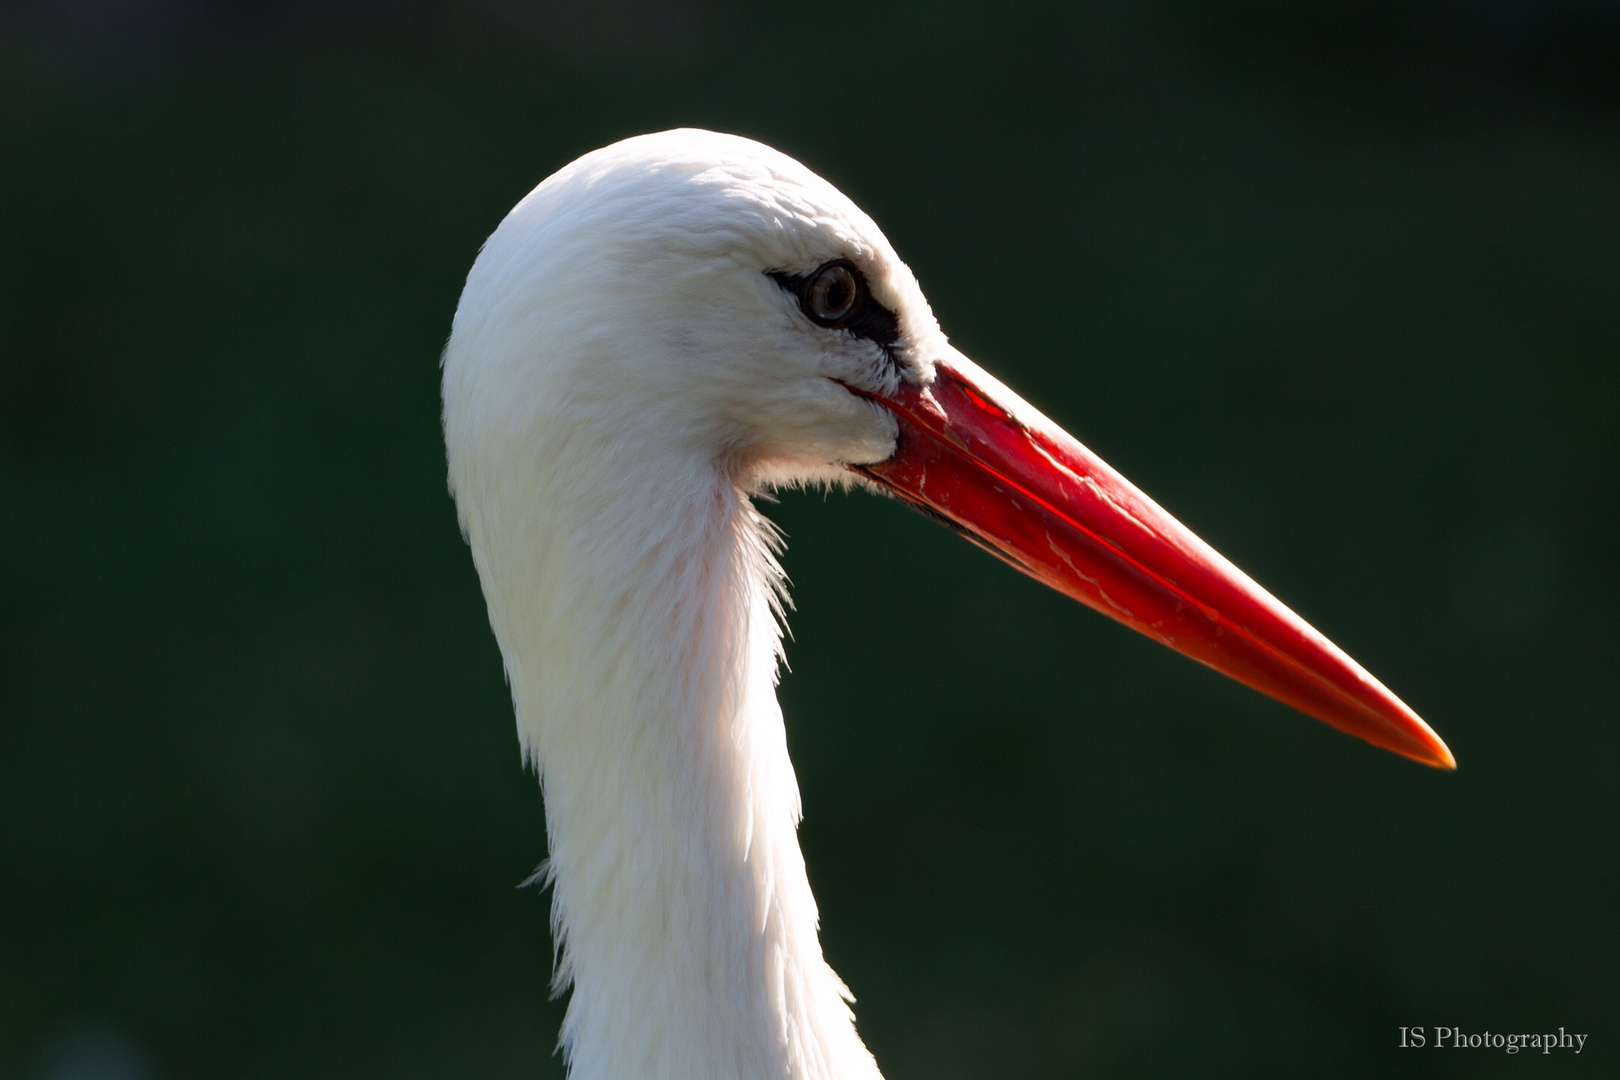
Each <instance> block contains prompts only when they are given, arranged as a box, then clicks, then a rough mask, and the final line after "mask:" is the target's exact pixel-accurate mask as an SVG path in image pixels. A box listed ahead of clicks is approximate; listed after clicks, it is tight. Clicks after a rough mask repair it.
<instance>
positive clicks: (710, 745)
mask: <svg viewBox="0 0 1620 1080" xmlns="http://www.w3.org/2000/svg"><path fill="white" fill-rule="evenodd" d="M444 428H445V442H446V445H447V447H448V451H449V460H450V486H451V489H452V491H453V492H454V494H455V497H456V504H457V507H458V509H459V512H460V516H461V522H462V527H463V529H464V530H465V532H466V535H467V539H468V542H469V543H470V545H471V547H472V553H473V559H474V561H475V563H476V564H477V567H478V573H479V577H480V578H481V580H482V582H483V587H484V595H485V597H486V598H487V600H488V603H489V613H490V622H491V624H492V625H493V627H494V629H495V636H496V639H497V640H498V641H499V643H500V648H501V654H502V656H503V657H504V658H505V662H506V670H507V676H508V678H509V680H510V681H511V685H512V698H513V701H514V703H515V706H516V710H517V724H518V736H519V739H520V741H521V743H522V746H523V751H524V754H525V755H526V757H527V759H528V760H529V761H530V762H531V763H532V764H533V765H534V767H535V769H536V771H537V772H538V773H539V776H540V780H541V784H542V786H543V787H544V790H545V803H546V820H547V826H548V829H549V835H550V848H551V855H550V859H549V862H548V863H547V866H546V868H545V875H544V876H545V877H546V879H547V880H548V881H549V882H550V884H551V887H552V890H553V907H552V921H553V932H554V936H555V939H556V942H557V946H558V960H557V970H556V976H555V977H556V985H557V989H558V990H559V991H561V990H563V989H565V988H571V989H572V996H571V998H570V1000H569V1004H568V1010H567V1014H566V1016H565V1019H564V1021H563V1029H562V1047H563V1052H564V1055H565V1058H566V1060H567V1061H568V1063H569V1066H570V1069H571V1073H572V1076H573V1077H574V1080H878V1071H877V1066H876V1065H875V1064H874V1062H873V1060H872V1056H871V1055H870V1054H869V1053H868V1052H867V1050H866V1048H865V1047H864V1046H863V1045H862V1043H861V1040H860V1039H859V1037H858V1036H857V1035H856V1033H855V1027H854V1022H853V1019H852V1016H851V1013H850V1009H849V1004H848V1002H849V1000H850V997H849V993H848V991H847V990H845V988H844V986H843V984H842V983H841V982H840V981H839V980H838V977H837V975H835V974H834V973H833V971H832V969H831V968H829V967H828V966H827V963H826V961H825V960H824V959H823V958H822V954H821V946H820V943H819V941H818V939H817V926H816V906H815V900H814V899H813V898H812V896H811V895H810V887H809V883H808V880H807V879H806V876H805V867H804V861H803V859H802V857H801V856H800V853H799V847H798V841H797V837H796V835H795V830H796V827H797V824H798V820H799V793H798V786H797V782H796V780H795V778H794V775H793V766H792V763H791V762H790V761H789V760H788V754H787V742H786V737H785V733H784V730H783V726H782V715H781V712H780V710H779V709H778V707H777V703H776V696H775V682H776V675H777V670H778V665H779V663H780V660H781V630H782V624H781V617H782V610H783V606H784V602H785V593H784V592H783V579H782V572H781V569H780V568H779V567H778V565H777V562H776V558H775V554H776V550H777V546H778V545H777V537H776V534H775V532H774V531H773V530H772V528H771V526H770V524H769V522H767V521H766V520H765V519H764V518H763V517H761V516H760V514H759V513H758V512H757V511H756V510H755V508H754V507H753V505H752V504H751V502H750V496H751V495H752V494H754V493H757V492H760V491H761V490H763V489H765V488H768V487H770V486H772V485H783V484H806V483H828V484H845V483H849V482H852V481H854V480H855V479H856V474H857V473H858V474H860V476H861V477H864V480H865V481H866V482H870V483H872V484H874V485H876V486H878V487H881V488H884V489H887V490H889V491H891V492H893V493H895V494H897V495H899V496H900V497H901V498H904V499H906V500H908V501H910V502H912V503H915V504H917V505H919V506H921V507H922V508H923V509H925V510H926V511H928V512H929V513H931V514H934V515H936V516H939V517H941V518H943V519H944V520H946V521H947V522H949V523H950V524H952V525H954V526H955V527H957V528H958V529H960V530H962V531H963V532H964V533H966V534H967V535H969V536H970V537H971V538H973V539H975V540H976V541H977V542H979V543H981V544H982V545H984V546H986V547H988V548H989V549H991V550H992V551H994V552H996V553H997V554H999V555H1000V556H1001V557H1003V558H1004V559H1006V560H1007V561H1008V562H1009V563H1011V564H1012V565H1014V566H1016V567H1018V568H1019V569H1021V570H1023V571H1025V572H1026V573H1028V574H1030V575H1032V576H1034V577H1036V578H1037V579H1039V580H1041V581H1043V582H1046V583H1047V584H1049V585H1052V586H1053V587H1055V588H1057V589H1059V590H1061V591H1063V592H1065V593H1066V594H1067V595H1070V596H1073V597H1074V598H1076V599H1078V600H1080V601H1082V602H1083V603H1086V604H1089V605H1090V606H1092V607H1094V608H1096V609H1097V610H1099V611H1101V612H1103V613H1104V614H1106V615H1108V616H1109V617H1111V618H1114V619H1117V620H1119V621H1121V622H1124V623H1126V624H1127V625H1130V626H1132V627H1134V628H1135V629H1138V630H1140V631H1142V632H1143V633H1146V634H1148V635H1150V636H1151V637H1153V638H1154V639H1155V640H1158V641H1160V642H1163V643H1164V644H1167V645H1170V646H1172V647H1174V648H1176V649H1178V650H1180V651H1182V652H1184V653H1186V654H1188V655H1190V656H1192V657H1193V658H1194V659H1197V660H1199V661H1200V662H1202V663H1205V664H1208V665H1209V666H1211V667H1214V668H1216V669H1217V670H1220V671H1223V672H1225V673H1227V674H1230V675H1232V676H1233V677H1235V678H1238V679H1240V680H1242V681H1244V682H1246V683H1248V684H1249V685H1251V686H1254V687H1255V688H1257V689H1260V690H1262V691H1263V692H1265V693H1268V694H1271V695H1273V696H1274V697H1277V698H1279V699H1280V700H1282V701H1285V702H1287V703H1289V704H1291V705H1293V706H1295V707H1296V708H1299V709H1300V710H1302V711H1304V712H1307V713H1309V714H1311V715H1313V716H1316V717H1318V718H1320V719H1323V720H1326V721H1327V722H1329V723H1331V724H1334V725H1335V726H1337V727H1339V728H1341V729H1343V730H1345V731H1348V732H1351V733H1352V734H1356V735H1359V736H1360V737H1362V738H1365V739H1368V740H1369V741H1371V742H1374V743H1376V744H1378V745H1381V746H1385V747H1387V748H1389V749H1392V750H1394V751H1396V752H1397V753H1401V754H1404V755H1406V756H1408V757H1411V758H1414V759H1416V760H1419V761H1423V762H1425V763H1428V764H1431V765H1437V766H1440V767H1445V768H1450V767H1452V765H1453V764H1454V763H1453V761H1452V758H1451V754H1450V752H1449V751H1448V750H1447V749H1446V747H1445V745H1444V743H1442V742H1441V741H1440V740H1439V738H1438V737H1437V736H1436V735H1435V734H1434V732H1433V731H1431V730H1430V729H1429V728H1428V726H1427V725H1426V724H1424V723H1423V721H1422V720H1421V719H1419V718H1418V716H1417V715H1416V714H1415V713H1413V712H1412V710H1411V709H1409V708H1408V707H1407V706H1406V705H1405V704H1404V703H1402V702H1401V701H1400V699H1399V698H1397V697H1395V695H1393V694H1392V693H1390V692H1389V691H1388V690H1387V689H1386V688H1385V687H1384V686H1383V685H1382V684H1380V683H1379V682H1378V681H1377V680H1376V679H1374V678H1373V677H1372V676H1371V675H1369V674H1368V673H1367V672H1366V671H1365V670H1363V669H1362V668H1361V667H1360V666H1359V665H1357V664H1356V663H1355V662H1354V661H1353V660H1351V659H1350V658H1349V657H1348V656H1346V655H1345V654H1344V653H1343V652H1342V651H1340V650H1339V649H1337V648H1336V647H1334V646H1333V645H1332V644H1331V643H1330V642H1329V641H1328V640H1327V639H1326V638H1324V637H1323V636H1322V635H1321V634H1319V633H1317V632H1316V631H1315V630H1314V629H1312V628H1311V627H1310V626H1308V625H1307V624H1306V623H1305V622H1304V621H1303V620H1301V619H1300V618H1299V617H1298V616H1297V615H1295V614H1294V613H1293V612H1291V611H1289V610H1288V609H1287V608H1286V607H1284V606H1283V605H1282V604H1281V603H1279V602H1278V601H1277V600H1276V599H1275V598H1274V597H1272V596H1271V595H1270V594H1269V593H1267V592H1266V591H1265V590H1264V589H1262V588H1260V586H1258V585H1256V584H1255V583H1254V582H1253V581H1252V580H1250V579H1249V578H1248V577H1247V576H1245V575H1244V574H1243V573H1242V572H1241V571H1240V570H1238V569H1237V568H1236V567H1234V566H1233V565H1232V564H1230V563H1229V562H1227V561H1226V560H1225V559H1223V558H1221V557H1220V556H1219V555H1218V554H1216V553H1215V552H1214V551H1213V550H1211V549H1210V548H1209V546H1208V545H1207V544H1204V543H1203V542H1202V541H1201V540H1199V539H1198V538H1197V537H1196V536H1194V535H1193V534H1192V533H1191V532H1190V531H1188V530H1187V529H1186V528H1185V527H1184V526H1182V525H1181V524H1180V523H1178V522H1177V521H1176V520H1175V519H1174V518H1172V517H1171V516H1170V515H1169V514H1167V513H1165V512H1164V511H1163V510H1162V509H1161V508H1159V507H1158V506H1157V505H1155V504H1154V503H1153V501H1152V500H1151V499H1149V498H1148V497H1147V496H1145V495H1143V494H1142V493H1141V492H1140V491H1138V490H1137V489H1136V488H1134V487H1133V486H1132V485H1131V484H1130V483H1129V482H1128V481H1126V480H1125V479H1124V478H1123V477H1121V476H1120V475H1119V474H1118V473H1116V472H1114V471H1113V470H1112V469H1110V468H1109V467H1108V466H1107V464H1106V463H1104V462H1102V461H1101V460H1100V459H1098V458H1097V457H1096V455H1094V454H1092V453H1091V452H1090V451H1089V450H1087V449H1086V448H1085V447H1084V446H1082V445H1081V444H1080V443H1078V442H1077V441H1075V440H1074V439H1073V438H1072V437H1071V436H1069V435H1067V434H1066V433H1065V432H1063V431H1062V430H1061V429H1060V428H1058V427H1057V426H1056V425H1054V424H1052V423H1051V422H1050V421H1049V420H1047V419H1046V418H1045V417H1043V416H1041V415H1040V414H1039V413H1038V412H1036V411H1035V410H1034V409H1032V408H1030V406H1029V405H1027V404H1026V403H1025V402H1023V401H1021V400H1020V399H1019V398H1018V397H1017V396H1016V395H1014V394H1012V393H1011V392H1010V391H1008V390H1007V389H1006V388H1005V387H1003V386H1002V385H1001V384H1000V383H998V382H996V381H995V380H994V379H993V378H991V377H990V376H988V375H987V374H985V373H984V372H983V371H981V370H979V369H978V368H977V367H976V366H974V365H973V364H972V363H971V362H970V361H969V360H968V359H967V358H966V357H963V356H962V355H961V354H959V353H957V352H956V351H955V350H954V349H952V348H951V347H950V345H949V344H948V343H947V342H946V340H945V337H944V335H943V334H941V333H940V330H939V327H938V325H937V324H936V322H935V321H934V317H933V315H932V313H931V312H930V311H929V308H928V303H927V301H926V300H924V299H923V296H922V293H921V291H920V290H919V289H918V287H917V283H916V281H915V279H914V278H913V277H912V275H911V272H910V271H909V270H908V269H907V268H906V266H905V264H904V263H902V262H901V261H900V260H899V259H898V258H897V257H896V256H895V254H894V252H893V250H892V249H891V248H890V247H889V244H888V242H887V241H886V240H885V239H884V238H883V234H882V233H881V232H879V231H878V229H877V226H876V225H874V224H873V223H872V220H871V219H870V218H868V217H867V216H866V215H865V214H863V213H862V212H861V211H860V210H859V209H857V208H856V207H855V206H854V204H852V203H851V202H850V201H849V200H848V199H846V198H845V197H844V196H843V195H841V194H840V193H839V192H838V191H836V190H835V189H834V188H833V187H832V186H831V185H829V184H828V183H827V182H826V181H824V180H822V179H820V178H819V177H817V176H815V175H814V174H813V173H811V172H810V171H809V170H807V169H806V168H804V166H802V165H800V164H799V163H797V162H795V161H793V160H791V159H790V158H787V157H785V156H783V155H782V154H779V153H777V152H776V151H774V150H771V149H769V148H768V147H765V146H761V145H760V144H758V143H755V142H750V141H749V140H746V139H740V138H735V137H732V136H726V135H717V134H713V133H710V132H703V131H670V132H664V133H662V134H658V135H648V136H643V137H640V138H635V139H629V140H626V141H624V142H621V143H618V144H616V145H614V146H610V147H607V148H606V149H603V150H599V151H597V152H595V153H592V154H588V155H586V156H585V157H583V158H580V159H579V160H578V161H576V162H574V163H573V164H571V165H569V166H567V167H566V168H564V169H562V170H561V171H560V172H558V173H556V174H555V175H553V176H552V177H550V178H549V179H547V180H546V181H545V182H544V183H542V184H541V185H540V186H539V187H537V188H536V189H535V190H534V191H533V192H531V193H530V194H529V195H528V197H526V198H525V199H524V200H523V201H522V202H520V203H519V204H518V205H517V207H516V208H514V209H513V210H512V212H511V213H510V214H509V215H508V216H507V218H506V220H505V221H503V222H502V223H501V225H500V227H499V228H498V229H497V230H496V231H495V234H494V235H493V236H492V237H490V239H489V242H488V243H487V244H486V245H485V246H484V249H483V251H482V252H481V253H480V254H479V257H478V261H477V262H476V264H475V265H474V266H473V269H472V273H471V274H470V275H469V277H468V279H467V286H466V290H465V292H464V293H463V294H462V298H461V304H460V306H459V308H458V309H457V311H456V317H455V325H454V329H453V331H452V333H451V336H450V343H449V345H448V347H447V348H446V350H445V356H444ZM852 470H853V471H852Z"/></svg>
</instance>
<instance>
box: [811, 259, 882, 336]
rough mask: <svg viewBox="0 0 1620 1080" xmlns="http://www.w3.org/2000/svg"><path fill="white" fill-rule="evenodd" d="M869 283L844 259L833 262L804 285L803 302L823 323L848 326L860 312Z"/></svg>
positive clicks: (812, 316) (814, 316)
mask: <svg viewBox="0 0 1620 1080" xmlns="http://www.w3.org/2000/svg"><path fill="white" fill-rule="evenodd" d="M865 294H866V283H865V282H863V281H862V280H861V279H860V277H859V276H857V275H856V273H855V271H854V270H853V269H852V268H851V267H850V265H849V264H848V263H846V262H844V261H843V260H838V261H836V262H830V263H828V264H827V265H825V266H823V267H821V268H820V269H818V270H817V271H816V272H815V273H813V274H811V275H810V276H809V277H808V278H807V279H806V280H805V282H804V284H803V285H802V286H801V287H800V292H799V306H800V307H802V308H803V309H804V313H805V314H806V315H808V316H810V318H812V319H814V320H815V321H816V322H817V323H820V324H821V325H822V326H844V325H845V324H847V323H848V322H849V321H850V319H852V318H854V317H855V315H856V314H858V313H859V312H860V309H861V302H862V301H863V300H865V299H866V295H865Z"/></svg>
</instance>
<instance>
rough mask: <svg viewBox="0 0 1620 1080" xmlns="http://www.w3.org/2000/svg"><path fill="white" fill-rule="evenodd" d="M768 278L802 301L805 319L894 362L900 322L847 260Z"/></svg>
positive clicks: (773, 272) (774, 272)
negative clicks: (852, 338)
mask: <svg viewBox="0 0 1620 1080" xmlns="http://www.w3.org/2000/svg"><path fill="white" fill-rule="evenodd" d="M765 274H766V276H767V277H769V278H770V279H771V280H773V281H775V282H776V283H777V284H778V285H780V286H782V289H783V290H784V291H785V292H787V293H788V294H790V295H791V296H793V298H794V299H796V300H798V302H799V310H800V311H802V312H804V315H805V318H807V319H809V320H810V321H811V322H813V323H815V324H816V325H817V326H824V327H826V328H827V329H829V330H842V331H843V332H844V333H846V334H851V335H853V336H855V337H858V338H864V339H865V340H867V341H870V342H872V343H873V344H875V345H877V346H879V347H880V348H882V349H883V351H884V352H886V353H888V354H889V361H890V363H891V364H894V363H896V360H895V353H894V348H895V342H897V341H899V340H900V320H899V319H897V318H895V315H894V312H892V311H890V310H889V309H888V308H886V307H884V306H883V305H882V304H880V303H879V302H878V301H877V300H875V299H873V298H872V294H871V293H870V292H869V291H868V290H867V287H866V278H864V277H862V276H861V272H860V270H858V269H856V267H855V264H854V263H852V262H850V261H849V260H848V259H833V260H832V261H831V262H824V263H822V264H821V265H820V266H818V267H816V268H815V269H814V270H811V271H810V272H808V273H804V274H793V273H789V272H788V271H786V270H767V271H765Z"/></svg>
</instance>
